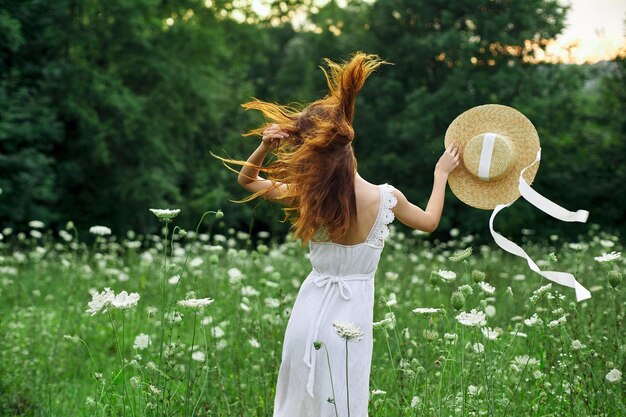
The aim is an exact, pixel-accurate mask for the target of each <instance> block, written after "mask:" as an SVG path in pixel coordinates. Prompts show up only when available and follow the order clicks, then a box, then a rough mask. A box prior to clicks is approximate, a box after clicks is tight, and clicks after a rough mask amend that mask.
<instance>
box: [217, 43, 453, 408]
mask: <svg viewBox="0 0 626 417" xmlns="http://www.w3.org/2000/svg"><path fill="white" fill-rule="evenodd" d="M325 62H326V63H327V65H328V67H329V70H328V71H327V70H324V69H323V71H324V75H325V76H326V80H327V83H328V87H329V94H328V95H326V96H325V97H323V98H322V99H319V100H317V101H315V102H313V103H311V104H310V105H308V106H306V107H305V108H303V109H301V110H298V109H295V108H293V107H289V106H281V105H278V104H274V103H268V102H263V101H260V100H253V101H251V102H249V103H246V104H244V105H243V107H244V108H246V109H256V110H260V111H261V112H262V113H263V114H264V115H265V117H266V119H269V122H268V123H266V124H264V125H263V126H261V127H259V128H257V129H254V130H252V131H250V132H248V133H247V134H246V135H254V134H256V135H259V136H262V141H261V143H260V144H259V146H258V148H257V149H256V150H255V151H254V153H252V155H251V156H250V157H249V158H248V160H247V161H246V162H242V161H236V160H230V159H223V158H220V159H222V160H223V161H226V162H232V163H238V164H240V165H244V166H243V168H242V169H241V171H240V172H239V178H238V179H239V183H240V184H241V185H242V186H243V187H245V188H246V189H247V190H249V191H251V192H252V193H253V194H252V195H251V196H249V197H248V198H246V199H244V200H241V202H246V201H250V200H251V199H254V198H256V197H259V196H261V197H263V198H265V199H268V200H270V201H274V202H277V203H280V204H282V205H284V207H283V210H284V211H285V215H286V216H285V220H288V219H289V218H290V215H291V214H294V213H295V214H297V217H296V218H294V219H292V226H291V229H292V230H293V231H294V234H293V236H294V239H298V238H300V239H301V243H302V245H306V244H308V246H309V251H310V260H311V264H312V267H313V268H312V270H311V272H310V273H309V275H308V276H307V277H306V279H305V280H304V281H303V283H302V285H301V287H300V290H299V292H298V296H297V298H296V300H295V303H294V306H293V309H292V312H291V315H290V318H289V322H288V324H287V328H286V331H285V338H284V343H283V351H282V362H281V365H280V370H279V374H278V381H277V385H276V396H275V399H274V417H279V416H280V417H307V416H311V417H321V416H335V415H336V413H340V414H342V415H345V412H346V410H348V409H349V412H350V415H351V416H355V417H365V416H367V406H368V395H369V376H370V365H371V357H372V319H373V317H372V316H373V308H374V275H375V272H376V269H377V267H378V262H379V260H380V256H381V253H382V250H383V247H384V239H385V237H386V236H387V235H388V233H389V232H388V224H389V223H391V222H392V221H393V219H394V218H397V219H399V220H400V221H401V222H402V223H403V224H405V225H407V226H409V227H411V228H413V229H419V230H422V231H426V232H433V231H434V230H435V229H436V228H437V226H438V224H439V220H440V218H441V212H442V210H443V203H444V194H445V189H446V184H447V179H448V174H449V173H450V172H452V171H453V170H454V169H455V168H456V167H457V165H458V163H459V155H458V147H457V146H456V144H452V145H450V147H449V148H448V149H447V150H446V151H445V152H444V154H443V155H442V156H441V157H440V159H439V161H438V162H437V165H436V166H435V172H434V184H433V191H432V194H431V197H430V200H429V202H428V205H427V207H426V210H422V209H420V208H419V207H418V206H416V205H414V204H412V203H411V202H409V201H408V200H407V198H406V197H405V196H404V194H403V193H402V192H400V191H399V190H398V189H396V188H394V187H393V186H391V185H389V184H387V183H384V184H379V185H375V184H372V183H370V182H368V181H367V180H365V179H364V178H362V177H361V176H360V175H359V173H358V172H357V161H356V158H355V155H354V149H353V146H352V142H353V140H354V136H355V135H354V129H353V127H352V121H353V118H354V102H355V98H356V95H357V94H358V92H359V91H360V89H361V87H362V86H363V84H364V82H365V80H366V79H367V77H368V76H369V75H370V74H371V73H372V72H373V71H375V70H376V69H377V68H378V67H379V66H380V65H381V64H383V63H385V61H382V60H381V59H380V58H378V56H376V55H369V54H365V53H362V52H357V53H355V54H353V55H352V57H351V59H350V60H349V61H348V62H346V63H343V64H338V63H335V62H332V61H330V60H328V59H326V60H325ZM270 151H273V152H274V153H275V155H276V160H274V161H272V162H271V163H270V164H269V165H268V166H267V167H262V166H261V164H262V163H263V161H264V158H265V156H266V155H267V153H268V152H270ZM259 171H264V172H266V173H267V177H268V178H267V179H264V178H261V177H259V176H258V173H259ZM337 322H344V323H347V322H348V323H351V325H349V326H348V328H347V329H346V327H345V325H343V326H342V325H341V323H337ZM333 323H335V326H333ZM359 332H362V333H359ZM354 336H359V337H354ZM360 336H362V338H361V337H360ZM342 337H343V338H342ZM348 340H350V343H348V342H347V341H348ZM316 342H317V343H316ZM319 342H323V344H322V343H319ZM320 346H323V348H322V349H319V348H320ZM346 349H348V351H349V355H346ZM326 351H327V352H328V358H329V361H328V360H327V356H326ZM346 358H347V360H348V371H347V372H346V362H345V361H346ZM329 368H331V369H332V374H331V373H330V371H329ZM331 376H332V384H331Z"/></svg>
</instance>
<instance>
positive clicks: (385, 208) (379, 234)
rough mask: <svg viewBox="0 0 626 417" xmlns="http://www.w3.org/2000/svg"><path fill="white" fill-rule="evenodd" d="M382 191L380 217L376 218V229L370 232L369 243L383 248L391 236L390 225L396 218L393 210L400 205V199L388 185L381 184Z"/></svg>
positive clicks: (379, 187) (373, 228)
mask: <svg viewBox="0 0 626 417" xmlns="http://www.w3.org/2000/svg"><path fill="white" fill-rule="evenodd" d="M378 189H379V190H380V206H379V208H378V217H377V218H376V222H375V223H374V227H372V230H371V231H370V234H369V236H368V237H367V240H366V241H367V242H369V243H371V244H373V245H375V246H379V247H383V246H384V244H385V239H386V238H387V236H389V226H388V225H389V224H390V223H391V222H393V220H394V218H395V216H394V214H393V211H391V209H392V208H394V207H395V206H396V204H397V203H398V199H397V198H396V196H395V195H393V193H392V191H393V190H395V188H394V187H393V186H392V185H390V184H388V183H384V184H380V185H379V186H378Z"/></svg>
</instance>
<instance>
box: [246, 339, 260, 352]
mask: <svg viewBox="0 0 626 417" xmlns="http://www.w3.org/2000/svg"><path fill="white" fill-rule="evenodd" d="M248 343H250V346H252V347H253V348H255V349H258V348H260V347H261V344H260V343H259V341H258V340H256V339H255V338H254V337H252V338H250V340H248Z"/></svg>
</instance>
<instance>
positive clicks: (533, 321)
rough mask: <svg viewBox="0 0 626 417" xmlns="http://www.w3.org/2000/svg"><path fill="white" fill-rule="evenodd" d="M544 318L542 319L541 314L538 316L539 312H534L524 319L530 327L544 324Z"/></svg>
mask: <svg viewBox="0 0 626 417" xmlns="http://www.w3.org/2000/svg"><path fill="white" fill-rule="evenodd" d="M542 323H543V320H541V319H540V318H539V316H537V313H535V314H533V315H532V316H531V317H530V318H528V319H526V320H524V324H525V325H526V326H528V327H532V326H534V325H535V324H542Z"/></svg>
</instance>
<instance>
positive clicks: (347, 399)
mask: <svg viewBox="0 0 626 417" xmlns="http://www.w3.org/2000/svg"><path fill="white" fill-rule="evenodd" d="M346 403H347V404H346V405H347V406H348V417H350V384H349V383H348V339H346Z"/></svg>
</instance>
